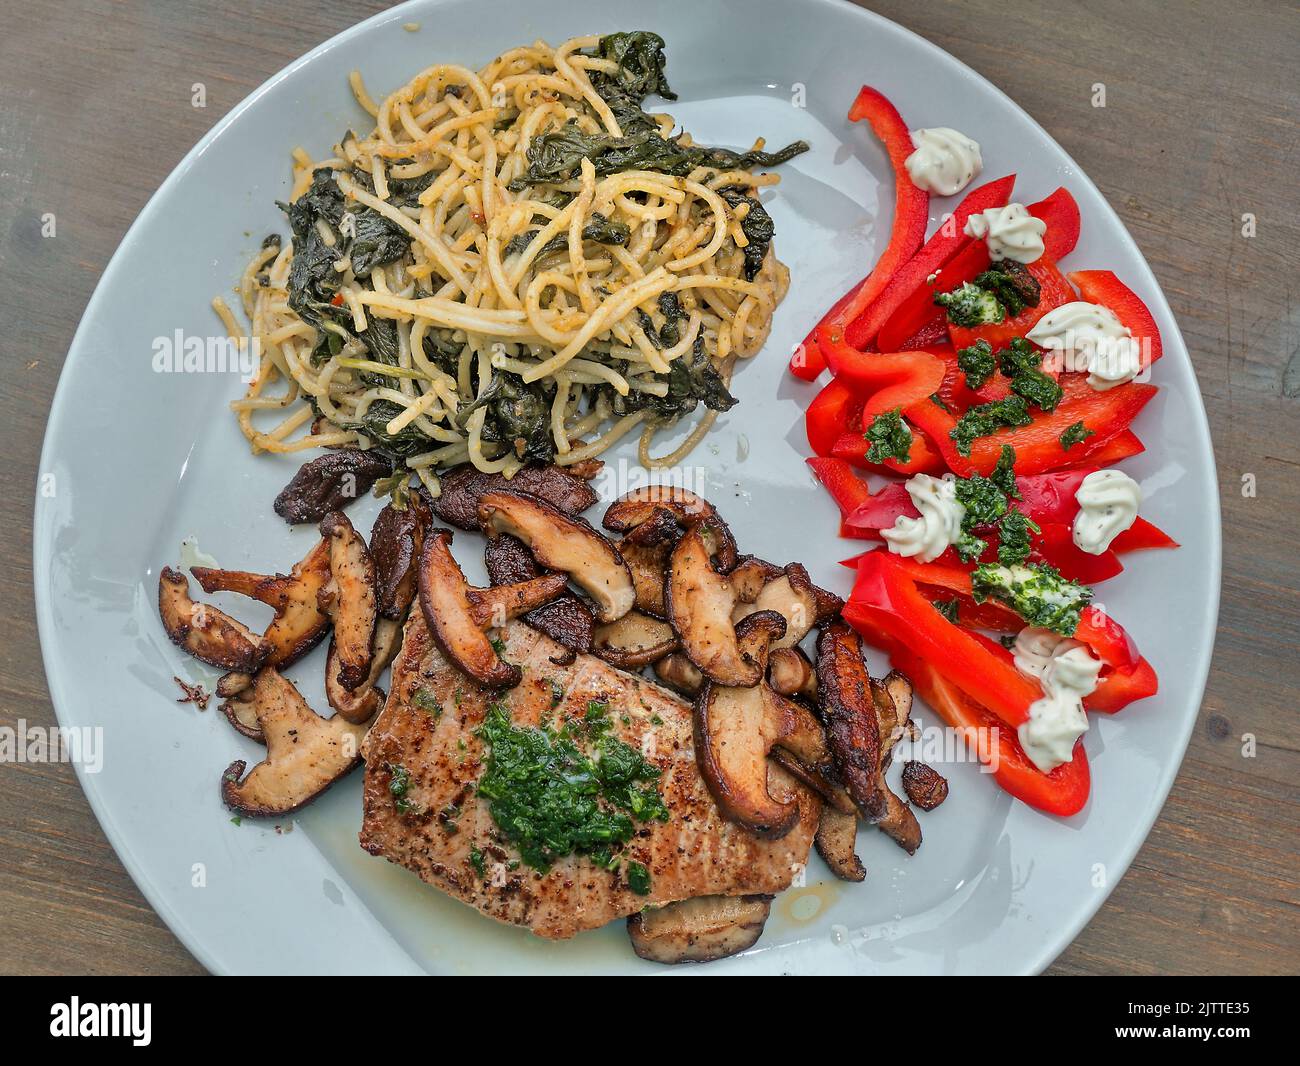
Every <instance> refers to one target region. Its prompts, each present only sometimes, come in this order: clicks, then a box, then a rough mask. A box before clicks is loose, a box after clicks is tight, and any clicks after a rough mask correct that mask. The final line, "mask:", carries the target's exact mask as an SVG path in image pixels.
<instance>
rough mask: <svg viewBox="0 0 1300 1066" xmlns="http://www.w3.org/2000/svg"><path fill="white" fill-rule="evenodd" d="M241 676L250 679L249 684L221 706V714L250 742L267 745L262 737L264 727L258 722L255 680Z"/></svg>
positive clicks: (249, 676)
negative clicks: (254, 695)
mask: <svg viewBox="0 0 1300 1066" xmlns="http://www.w3.org/2000/svg"><path fill="white" fill-rule="evenodd" d="M239 676H240V677H246V678H248V684H247V685H246V686H245V687H244V688H243V689H241V690H240V691H239V692H238V693H236V694H235V695H233V696H231V697H230V698H229V699H227V700H226V701H225V702H224V703H223V704H222V705H221V713H222V714H223V715H225V718H226V721H227V722H229V723H230V724H231V725H232V726H233V727H234V728H235V731H236V732H238V733H242V734H243V735H244V736H246V737H248V739H249V740H256V741H257V742H258V743H259V744H265V743H266V737H265V736H263V735H262V727H261V725H260V724H258V721H257V705H256V703H255V701H254V698H253V694H254V687H253V678H252V676H251V675H249V674H241V675H239Z"/></svg>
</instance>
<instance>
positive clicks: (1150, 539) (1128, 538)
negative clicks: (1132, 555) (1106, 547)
mask: <svg viewBox="0 0 1300 1066" xmlns="http://www.w3.org/2000/svg"><path fill="white" fill-rule="evenodd" d="M1177 547H1178V541H1176V540H1174V538H1173V537H1171V536H1170V535H1169V534H1168V533H1166V532H1165V531H1164V530H1163V529H1161V528H1160V527H1159V526H1155V525H1152V524H1151V523H1150V522H1148V521H1147V520H1146V519H1145V518H1142V517H1141V516H1139V517H1138V519H1137V520H1136V521H1135V522H1134V523H1133V524H1132V525H1131V526H1130V527H1129V528H1128V529H1126V530H1124V532H1123V533H1121V534H1120V535H1119V536H1117V537H1116V538H1115V539H1114V540H1112V541H1111V542H1110V550H1111V551H1113V552H1119V553H1120V554H1121V555H1123V554H1124V553H1125V552H1140V551H1146V550H1148V549H1150V548H1177Z"/></svg>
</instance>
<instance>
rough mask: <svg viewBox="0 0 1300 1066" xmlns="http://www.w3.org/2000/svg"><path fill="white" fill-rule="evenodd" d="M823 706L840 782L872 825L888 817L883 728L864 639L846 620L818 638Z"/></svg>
mask: <svg viewBox="0 0 1300 1066" xmlns="http://www.w3.org/2000/svg"><path fill="white" fill-rule="evenodd" d="M817 703H818V706H819V707H820V708H821V719H822V722H823V723H824V724H825V726H826V736H827V739H828V740H829V741H830V748H831V754H832V756H833V757H834V759H835V765H836V769H837V770H838V771H839V776H840V779H841V780H842V781H843V782H844V783H845V785H847V786H848V790H849V795H850V796H852V797H853V802H854V803H856V804H857V805H858V809H859V810H860V811H862V815H863V817H864V818H866V819H867V820H868V821H870V822H878V821H880V820H881V819H882V818H883V817H885V814H886V811H887V803H886V798H885V795H884V794H883V790H882V789H881V787H880V757H881V747H880V726H879V722H878V720H877V716H876V705H875V700H874V697H873V693H872V687H871V678H870V677H869V675H868V674H867V664H866V662H865V661H864V660H863V658H862V639H861V638H860V637H859V636H858V634H857V633H856V632H855V631H854V630H853V629H852V628H850V627H849V625H848V623H847V622H844V621H842V620H840V621H835V622H832V623H831V624H830V625H829V626H827V627H826V628H824V629H823V630H822V631H821V634H820V636H819V637H818V638H817Z"/></svg>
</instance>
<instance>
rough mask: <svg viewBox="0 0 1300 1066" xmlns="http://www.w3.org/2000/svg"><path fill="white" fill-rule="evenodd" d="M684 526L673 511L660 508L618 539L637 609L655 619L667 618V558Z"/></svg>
mask: <svg viewBox="0 0 1300 1066" xmlns="http://www.w3.org/2000/svg"><path fill="white" fill-rule="evenodd" d="M681 535H682V527H681V525H680V524H679V523H678V521H677V519H676V517H675V516H674V515H673V513H672V512H671V511H665V510H657V511H655V512H654V513H653V514H652V516H651V517H650V518H648V519H647V520H646V521H645V522H642V523H641V524H640V525H639V526H634V527H633V528H632V529H631V530H629V531H628V534H627V536H625V537H624V538H623V539H622V540H620V541H619V542H618V550H619V554H620V555H622V556H623V561H624V562H625V563H627V568H628V569H629V570H630V571H631V572H632V584H633V586H634V587H635V589H636V608H637V610H638V611H641V612H642V613H643V614H648V615H651V616H652V617H654V618H666V617H667V608H666V607H665V606H664V593H665V589H666V586H667V584H668V558H669V556H670V555H671V554H672V550H673V545H675V544H676V543H677V541H678V540H679V539H680V538H681Z"/></svg>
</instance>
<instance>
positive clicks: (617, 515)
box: [603, 485, 737, 571]
mask: <svg viewBox="0 0 1300 1066" xmlns="http://www.w3.org/2000/svg"><path fill="white" fill-rule="evenodd" d="M659 511H667V512H668V513H670V514H671V515H672V516H673V517H674V518H675V519H676V520H677V522H678V523H679V524H681V525H683V526H691V525H695V524H696V523H698V522H708V523H709V524H710V525H712V526H713V527H714V529H715V530H716V531H717V536H718V547H717V555H718V564H719V565H720V566H721V568H722V569H723V570H724V571H729V570H730V569H731V568H732V567H733V566H735V565H736V560H737V554H736V541H735V538H734V537H732V535H731V530H730V529H728V528H727V524H726V523H725V522H724V521H722V517H721V516H720V515H719V514H718V512H717V511H716V510H715V509H714V507H713V504H711V503H709V501H708V500H706V499H705V498H704V497H703V496H697V495H696V494H695V493H693V492H690V491H689V490H687V489H681V488H676V487H674V486H671V485H646V486H645V487H644V488H640V489H634V490H633V491H632V492H629V493H627V494H625V495H623V496H620V497H619V498H618V499H617V500H615V501H614V502H613V503H611V504H610V505H609V509H608V510H607V511H606V512H605V518H604V523H603V524H604V526H605V528H606V529H608V530H612V531H613V532H615V533H626V532H627V531H628V530H631V529H634V528H636V527H637V526H639V525H641V524H643V523H645V522H648V521H649V520H650V519H651V518H652V517H654V515H655V514H656V513H657V512H659Z"/></svg>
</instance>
